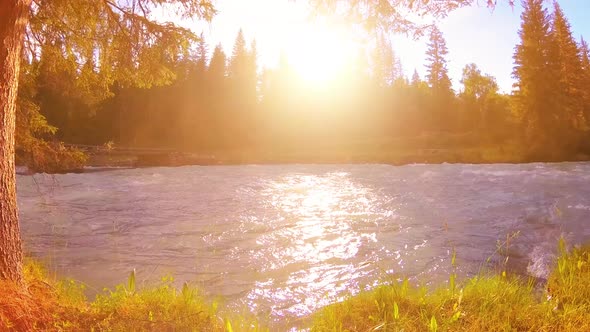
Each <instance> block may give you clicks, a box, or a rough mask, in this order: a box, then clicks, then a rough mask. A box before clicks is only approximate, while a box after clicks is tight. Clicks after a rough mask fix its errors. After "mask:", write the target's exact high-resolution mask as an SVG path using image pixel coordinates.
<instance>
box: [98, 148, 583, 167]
mask: <svg viewBox="0 0 590 332" xmlns="http://www.w3.org/2000/svg"><path fill="white" fill-rule="evenodd" d="M576 161H590V156H588V155H583V154H580V155H575V156H558V157H530V156H525V155H524V154H523V153H522V152H521V151H520V150H519V149H518V148H516V147H506V148H503V147H488V148H453V149H445V148H432V149H406V148H404V149H396V150H391V151H387V152H385V151H371V150H367V151H338V150H320V151H315V150H311V149H310V150H308V151H284V152H280V153H279V152H268V151H259V150H252V151H246V152H232V151H222V152H210V153H207V154H199V153H178V152H171V153H154V154H138V155H132V154H97V155H90V156H89V160H88V166H92V167H160V166H168V167H174V166H188V165H200V166H215V165H248V164H257V165H272V164H388V165H396V166H399V165H407V164H442V163H462V164H500V163H501V164H507V163H508V164H518V163H529V162H576Z"/></svg>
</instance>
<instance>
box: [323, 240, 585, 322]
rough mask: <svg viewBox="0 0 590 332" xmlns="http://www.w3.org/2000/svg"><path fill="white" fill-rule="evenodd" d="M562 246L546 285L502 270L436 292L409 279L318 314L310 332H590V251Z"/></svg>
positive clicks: (348, 300)
mask: <svg viewBox="0 0 590 332" xmlns="http://www.w3.org/2000/svg"><path fill="white" fill-rule="evenodd" d="M560 243H561V245H560V250H561V253H560V257H559V259H558V262H557V266H556V267H555V269H554V270H553V272H552V273H551V275H550V277H549V280H548V283H547V285H535V281H534V280H532V279H530V278H523V277H519V276H514V275H507V274H506V272H505V271H502V272H501V273H499V274H490V275H481V276H477V277H474V278H471V279H468V280H466V281H465V282H463V283H462V284H460V285H458V284H456V282H455V275H451V277H450V280H449V283H448V284H447V285H446V286H441V287H439V288H437V289H436V290H434V291H429V290H427V289H426V288H425V287H414V286H411V285H410V284H409V283H408V281H407V280H405V281H403V282H395V283H393V284H391V285H383V286H380V287H378V288H376V289H373V290H371V291H365V292H362V293H360V294H358V295H356V296H354V297H351V298H349V299H347V300H345V301H343V302H341V303H336V304H333V305H330V306H328V307H325V308H323V309H321V310H320V311H319V312H317V313H316V314H315V315H314V319H313V326H312V329H311V331H431V332H437V331H590V250H589V249H590V248H575V249H573V250H572V251H571V252H569V253H568V252H567V251H566V250H565V245H564V244H563V241H561V242H560Z"/></svg>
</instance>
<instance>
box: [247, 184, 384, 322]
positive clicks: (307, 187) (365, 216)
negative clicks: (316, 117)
mask: <svg viewBox="0 0 590 332" xmlns="http://www.w3.org/2000/svg"><path fill="white" fill-rule="evenodd" d="M262 196H263V200H264V201H265V204H269V205H270V206H272V210H274V211H276V215H274V216H273V217H272V218H271V219H270V220H269V222H270V223H271V225H270V226H271V227H272V230H271V231H269V232H267V233H265V234H263V235H261V236H260V237H259V238H258V240H257V244H258V245H259V247H260V249H261V252H259V253H258V254H256V255H255V258H259V259H266V260H267V262H265V264H263V266H264V271H263V272H264V273H265V274H266V275H271V276H272V277H270V278H268V279H267V280H264V281H260V282H258V283H257V284H256V287H255V289H254V290H253V291H252V292H250V294H249V296H248V298H249V301H250V303H249V305H250V306H251V307H252V306H257V304H259V303H260V302H261V301H264V302H266V303H267V304H268V307H270V308H271V309H270V310H271V312H270V313H269V314H270V315H271V316H286V315H288V316H298V317H300V316H304V315H306V314H309V313H311V312H312V311H313V310H314V309H316V308H318V307H321V306H323V305H326V304H329V303H331V302H333V301H335V300H338V296H339V295H341V294H342V293H343V292H346V291H348V290H350V289H355V288H358V285H356V284H355V283H356V280H358V279H359V278H360V277H361V276H363V275H364V274H366V273H369V272H370V270H368V269H366V265H367V264H363V262H364V261H365V260H366V259H370V258H371V256H372V255H373V254H374V253H373V252H372V251H366V252H362V253H361V251H362V250H363V248H365V247H369V246H367V244H370V243H375V242H377V240H376V234H375V227H365V228H363V227H359V225H361V224H362V223H367V222H369V223H375V220H377V219H378V218H375V213H381V214H382V213H383V212H379V211H377V210H376V208H375V206H377V204H376V200H377V196H376V195H375V194H374V193H373V192H372V191H371V190H370V189H369V188H366V187H363V186H360V185H358V184H355V183H354V182H352V181H351V180H350V179H349V177H348V173H342V172H341V173H328V174H325V175H323V176H316V175H302V174H293V175H289V176H286V177H284V178H282V179H281V180H279V181H275V182H271V183H269V185H268V188H267V189H266V190H264V192H263V194H262ZM374 246H375V245H373V247H374ZM365 250H366V248H365ZM361 254H362V255H363V257H365V258H366V259H364V260H363V259H360V260H359V257H358V256H359V255H361ZM259 264H260V263H259ZM279 285H280V286H279ZM253 309H255V308H253Z"/></svg>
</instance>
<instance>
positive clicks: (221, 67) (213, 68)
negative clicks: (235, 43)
mask: <svg viewBox="0 0 590 332" xmlns="http://www.w3.org/2000/svg"><path fill="white" fill-rule="evenodd" d="M226 62H227V59H226V56H225V53H224V52H223V47H222V46H221V44H218V45H217V46H215V50H213V55H212V56H211V62H210V63H209V77H211V79H212V80H213V81H214V82H221V81H223V80H224V78H225V75H226Z"/></svg>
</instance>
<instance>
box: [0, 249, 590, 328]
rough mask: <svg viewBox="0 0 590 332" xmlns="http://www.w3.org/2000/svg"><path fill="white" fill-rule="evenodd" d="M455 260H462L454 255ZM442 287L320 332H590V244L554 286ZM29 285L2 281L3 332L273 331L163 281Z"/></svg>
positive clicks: (380, 302)
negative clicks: (97, 288) (87, 286)
mask: <svg viewBox="0 0 590 332" xmlns="http://www.w3.org/2000/svg"><path fill="white" fill-rule="evenodd" d="M453 261H454V259H453ZM455 278H456V276H455V275H454V274H452V275H451V276H450V278H449V282H448V283H447V284H446V285H444V286H440V287H438V288H437V289H435V290H433V291H432V290H430V289H427V288H425V287H415V286H412V285H410V283H409V282H408V281H407V280H405V281H403V282H394V283H392V284H389V285H382V286H380V287H377V288H375V289H373V290H370V291H365V292H362V293H360V294H358V295H356V296H353V297H351V298H349V299H347V300H345V301H343V302H341V303H335V304H332V305H330V306H328V307H325V308H323V309H321V310H319V311H318V312H317V313H316V314H315V315H313V321H312V323H311V327H310V329H311V331H431V332H438V331H590V248H574V249H573V250H572V251H570V252H566V250H565V244H564V243H563V241H561V242H560V256H559V258H558V259H557V261H556V264H555V267H554V270H553V272H552V273H551V275H550V277H549V280H548V282H547V284H546V285H535V282H534V281H533V280H532V279H527V278H524V277H519V276H512V275H507V274H506V273H505V272H501V273H499V274H488V275H480V276H477V277H475V278H471V279H468V280H465V281H464V282H462V283H460V284H457V283H456V282H455ZM25 280H26V287H22V286H18V285H16V284H14V283H11V282H8V281H2V282H0V331H229V332H233V331H264V330H266V329H265V328H263V327H261V326H260V324H258V323H257V322H256V321H255V320H253V319H251V318H250V317H246V316H244V315H240V314H238V315H234V316H232V320H231V322H230V320H228V319H224V318H222V317H221V315H220V314H219V312H218V311H217V305H216V304H215V303H208V302H207V301H205V299H204V298H203V297H202V296H200V295H199V292H198V290H197V289H196V288H193V287H190V286H188V285H186V284H185V285H184V286H183V287H182V288H181V289H176V288H175V287H173V286H172V281H173V280H172V278H171V277H167V278H163V279H162V281H161V282H160V283H159V284H158V285H156V286H153V287H149V288H145V289H136V285H135V273H132V274H131V275H130V277H129V280H128V282H127V284H125V285H119V286H117V287H116V288H115V289H114V290H107V291H105V292H104V293H102V294H99V295H98V296H97V297H96V299H95V300H94V301H88V300H87V299H86V297H85V296H84V286H83V285H81V284H79V283H76V282H74V281H71V280H65V281H55V280H51V279H49V278H47V276H46V273H45V272H44V271H43V269H42V268H41V267H40V265H39V264H36V263H34V262H27V264H26V267H25Z"/></svg>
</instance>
